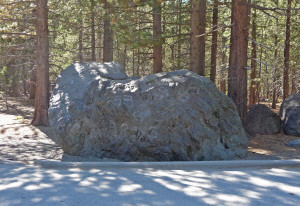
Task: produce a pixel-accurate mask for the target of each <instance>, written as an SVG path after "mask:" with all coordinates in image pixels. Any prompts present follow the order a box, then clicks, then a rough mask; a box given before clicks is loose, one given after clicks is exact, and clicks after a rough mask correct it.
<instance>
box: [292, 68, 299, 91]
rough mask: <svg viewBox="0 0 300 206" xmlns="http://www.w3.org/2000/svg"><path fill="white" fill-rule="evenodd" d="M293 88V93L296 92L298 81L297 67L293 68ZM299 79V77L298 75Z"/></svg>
mask: <svg viewBox="0 0 300 206" xmlns="http://www.w3.org/2000/svg"><path fill="white" fill-rule="evenodd" d="M291 72H292V88H291V94H294V93H296V82H297V76H296V74H297V73H296V69H295V67H293V68H292V71H291ZM298 79H299V77H298Z"/></svg>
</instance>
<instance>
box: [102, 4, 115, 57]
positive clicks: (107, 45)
mask: <svg viewBox="0 0 300 206" xmlns="http://www.w3.org/2000/svg"><path fill="white" fill-rule="evenodd" d="M104 9H105V16H104V26H103V27H104V36H103V61H104V62H111V61H113V57H114V49H113V47H114V44H113V30H112V26H111V19H110V5H109V4H108V2H107V0H105V2H104Z"/></svg>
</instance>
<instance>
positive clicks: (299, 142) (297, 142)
mask: <svg viewBox="0 0 300 206" xmlns="http://www.w3.org/2000/svg"><path fill="white" fill-rule="evenodd" d="M285 145H286V146H288V147H300V139H295V140H293V141H290V142H288V143H286V144H285Z"/></svg>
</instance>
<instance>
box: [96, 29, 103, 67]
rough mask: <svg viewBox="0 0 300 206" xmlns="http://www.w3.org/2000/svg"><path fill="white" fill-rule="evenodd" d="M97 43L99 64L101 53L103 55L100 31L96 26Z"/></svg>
mask: <svg viewBox="0 0 300 206" xmlns="http://www.w3.org/2000/svg"><path fill="white" fill-rule="evenodd" d="M97 40H98V41H97V42H98V47H99V49H98V55H99V56H98V58H99V59H98V61H99V62H102V53H103V50H102V48H103V47H102V43H103V42H102V31H101V27H100V26H98V31H97Z"/></svg>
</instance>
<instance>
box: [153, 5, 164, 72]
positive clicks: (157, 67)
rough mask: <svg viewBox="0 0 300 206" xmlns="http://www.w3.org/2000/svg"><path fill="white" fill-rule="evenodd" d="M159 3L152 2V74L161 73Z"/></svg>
mask: <svg viewBox="0 0 300 206" xmlns="http://www.w3.org/2000/svg"><path fill="white" fill-rule="evenodd" d="M160 4H161V2H160V1H159V0H153V41H154V42H153V73H154V74H155V73H159V72H162V67H163V64H162V55H163V54H162V38H161V34H162V31H161V5H160Z"/></svg>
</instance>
